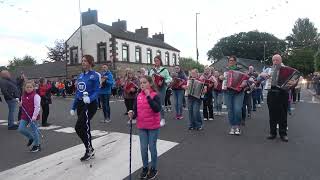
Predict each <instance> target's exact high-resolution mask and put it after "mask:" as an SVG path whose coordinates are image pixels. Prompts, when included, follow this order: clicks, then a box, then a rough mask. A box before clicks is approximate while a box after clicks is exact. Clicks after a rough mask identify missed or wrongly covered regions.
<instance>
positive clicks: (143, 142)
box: [128, 76, 161, 179]
mask: <svg viewBox="0 0 320 180" xmlns="http://www.w3.org/2000/svg"><path fill="white" fill-rule="evenodd" d="M153 87H154V86H153V81H152V78H151V77H149V76H143V77H141V78H140V88H141V92H140V93H139V94H138V96H137V99H136V102H135V106H134V108H133V109H134V111H129V112H128V116H129V118H130V119H136V120H137V128H138V129H139V137H140V149H141V157H142V162H143V169H142V172H141V174H140V178H142V179H145V178H147V179H154V178H155V177H156V176H157V174H158V171H157V158H158V155H157V139H158V135H159V129H160V111H161V102H160V97H159V96H158V94H157V92H156V91H155V90H154V89H155V88H153ZM148 148H149V150H150V153H151V168H150V169H149V167H148Z"/></svg>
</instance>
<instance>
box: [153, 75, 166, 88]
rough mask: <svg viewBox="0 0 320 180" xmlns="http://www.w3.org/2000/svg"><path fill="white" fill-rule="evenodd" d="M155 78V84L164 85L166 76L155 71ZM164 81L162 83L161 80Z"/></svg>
mask: <svg viewBox="0 0 320 180" xmlns="http://www.w3.org/2000/svg"><path fill="white" fill-rule="evenodd" d="M152 76H153V79H154V84H155V85H157V86H158V87H160V86H162V85H163V83H164V77H162V76H161V75H160V74H158V73H155V74H153V75H152ZM161 81H162V82H163V83H162V85H160V82H161Z"/></svg>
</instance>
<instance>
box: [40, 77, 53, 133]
mask: <svg viewBox="0 0 320 180" xmlns="http://www.w3.org/2000/svg"><path fill="white" fill-rule="evenodd" d="M38 94H39V95H40V97H41V108H42V118H41V120H42V126H43V127H48V126H50V123H48V116H49V105H50V104H52V100H51V85H49V84H47V81H46V79H44V78H41V79H40V85H39V89H38Z"/></svg>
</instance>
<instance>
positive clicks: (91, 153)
mask: <svg viewBox="0 0 320 180" xmlns="http://www.w3.org/2000/svg"><path fill="white" fill-rule="evenodd" d="M92 157H94V150H86V152H85V153H84V155H83V156H82V157H81V158H80V161H88V160H90V159H91V158H92Z"/></svg>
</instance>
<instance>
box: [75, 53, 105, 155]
mask: <svg viewBox="0 0 320 180" xmlns="http://www.w3.org/2000/svg"><path fill="white" fill-rule="evenodd" d="M93 66H94V59H93V57H92V56H90V55H84V56H83V58H82V68H83V71H84V72H83V73H81V74H80V75H79V78H78V80H77V92H76V96H75V98H74V102H73V105H72V108H71V111H70V114H71V115H72V116H73V115H74V114H75V110H77V115H78V120H77V123H76V125H75V130H76V132H77V135H78V136H79V137H80V139H81V140H82V142H83V144H84V146H85V147H86V152H85V154H84V156H83V157H81V158H80V160H81V161H86V160H89V159H91V158H92V157H93V156H94V149H93V147H92V142H91V132H90V120H91V119H92V118H93V116H94V114H95V113H96V111H97V107H98V100H97V99H98V95H99V87H100V78H101V77H100V75H99V73H97V72H95V71H94V70H92V67H93Z"/></svg>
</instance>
